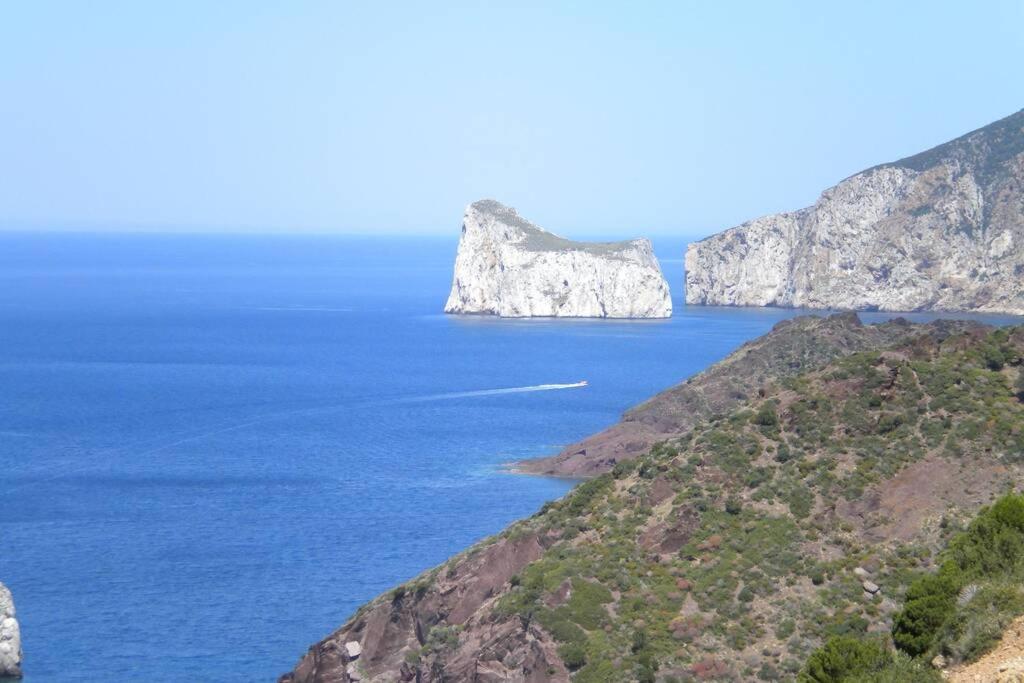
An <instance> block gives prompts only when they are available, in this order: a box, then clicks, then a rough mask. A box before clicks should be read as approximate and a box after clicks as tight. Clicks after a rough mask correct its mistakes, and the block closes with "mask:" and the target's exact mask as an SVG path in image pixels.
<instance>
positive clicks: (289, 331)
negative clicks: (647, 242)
mask: <svg viewBox="0 0 1024 683" xmlns="http://www.w3.org/2000/svg"><path fill="white" fill-rule="evenodd" d="M656 246H657V248H658V250H659V251H660V253H661V256H662V265H663V269H664V270H665V272H666V275H667V276H668V277H669V279H670V283H671V285H672V286H673V288H674V290H675V291H676V293H677V295H678V294H681V291H682V263H681V259H680V257H681V255H682V249H683V243H682V242H681V241H680V242H678V243H669V244H667V245H662V244H656ZM454 252H455V242H454V240H447V239H445V240H442V239H423V238H402V239H399V238H391V239H372V238H353V237H324V236H320V237H310V236H304V237H298V236H195V235H188V236H186V235H177V236H174V235H131V236H129V235H111V234H107V235H93V234H27V233H24V234H23V233H8V234H3V235H0V581H3V582H5V583H6V584H8V586H9V587H10V588H11V590H12V591H13V593H14V596H15V600H16V603H17V607H18V614H19V617H20V621H21V626H22V635H23V641H24V642H23V646H24V652H25V661H24V668H25V673H26V676H25V680H26V681H27V682H28V683H39V682H50V681H55V682H60V681H89V682H97V681H124V680H146V681H181V680H201V681H271V680H273V679H274V678H275V677H276V676H277V675H279V674H281V673H283V672H285V671H287V670H288V669H290V668H291V667H292V666H293V665H294V663H295V662H296V661H297V660H298V658H299V657H300V656H301V655H302V654H303V653H304V652H305V650H306V649H307V647H308V646H309V645H311V644H312V643H314V642H315V641H317V640H319V639H320V638H322V637H324V636H326V635H327V634H328V633H329V632H331V631H332V630H333V629H335V628H336V627H338V626H339V625H340V624H342V623H343V622H344V621H345V619H346V618H347V617H348V616H349V615H350V614H351V613H352V611H353V610H354V609H355V608H356V607H357V606H358V605H359V604H360V603H362V602H364V601H366V600H368V599H370V598H372V597H373V596H374V595H376V594H377V593H380V592H381V591H384V590H387V589H388V588H389V587H391V586H393V585H395V584H397V583H399V582H402V581H404V580H406V579H409V578H411V577H413V576H414V575H416V574H417V573H419V572H421V571H422V570H424V569H427V568H429V567H431V566H432V565H435V564H437V563H440V562H441V561H443V560H444V559H445V558H447V557H448V556H449V555H451V554H453V553H455V552H458V551H459V550H462V549H464V548H465V547H466V546H468V545H470V544H471V543H473V542H474V541H477V540H479V539H481V538H484V537H486V536H488V535H490V534H493V533H496V532H498V531H500V530H501V529H502V528H503V527H504V526H505V525H507V524H508V523H509V522H511V521H512V520H515V519H517V518H520V517H523V516H527V515H530V514H532V513H533V512H535V511H536V510H537V509H538V508H539V507H540V506H541V505H542V504H543V503H544V502H545V501H547V500H550V499H553V498H556V497H558V496H561V495H562V494H564V493H565V492H566V491H567V490H568V488H569V487H570V486H571V485H572V482H567V481H562V480H555V479H545V478H536V477H527V476H520V475H512V474H508V473H506V472H505V471H503V467H502V466H503V464H504V463H507V462H509V461H512V460H516V459H520V458H525V457H531V456H541V455H548V454H552V453H554V452H556V451H558V450H559V449H560V447H561V446H563V445H565V444H566V443H569V442H572V441H574V440H577V439H579V438H581V437H584V436H586V435H588V434H591V433H593V432H595V431H598V430H599V429H601V428H603V427H605V426H607V425H609V424H611V423H613V422H615V421H616V420H617V418H618V416H619V415H620V414H621V413H622V412H623V411H624V410H625V409H627V408H628V407H630V406H631V405H633V404H635V403H638V402H639V401H641V400H643V399H645V398H647V397H649V396H650V395H652V394H654V393H655V392H657V391H659V390H660V389H663V388H665V387H668V386H670V385H672V384H674V383H676V382H678V381H680V380H682V379H684V378H685V377H687V376H689V375H691V374H693V373H695V372H697V371H699V370H701V369H702V368H704V367H706V366H707V365H709V364H710V363H712V362H714V361H716V360H718V359H720V358H722V357H724V356H725V355H727V354H728V353H729V352H730V351H732V350H733V349H735V348H736V347H737V346H739V345H740V344H741V343H742V342H744V341H746V340H748V339H751V338H753V337H756V336H758V335H760V334H762V333H764V332H765V331H767V330H768V329H769V328H770V327H771V326H772V325H773V324H774V323H776V322H777V321H779V320H781V319H783V318H786V317H790V316H792V315H796V314H797V312H795V311H786V310H772V309H716V308H686V307H685V306H684V305H683V304H682V302H681V301H679V300H678V299H677V301H676V302H675V305H676V315H675V317H673V318H672V319H671V320H667V321H634V322H613V321H552V320H518V321H516V320H495V319H489V318H482V317H453V316H445V315H443V314H441V313H440V310H441V307H442V305H443V303H444V300H445V298H446V296H447V293H448V287H449V285H450V279H451V266H452V260H453V258H454ZM878 317H881V316H873V318H878ZM997 321H998V320H997ZM579 380H587V381H588V382H589V385H588V386H586V387H583V388H580V387H566V388H557V387H545V386H542V385H559V384H573V383H575V382H578V381H579ZM499 390H500V391H499Z"/></svg>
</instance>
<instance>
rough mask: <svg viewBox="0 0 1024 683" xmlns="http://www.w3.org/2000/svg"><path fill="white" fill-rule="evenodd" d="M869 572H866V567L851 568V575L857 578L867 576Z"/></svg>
mask: <svg viewBox="0 0 1024 683" xmlns="http://www.w3.org/2000/svg"><path fill="white" fill-rule="evenodd" d="M869 573H870V572H868V570H867V569H864V567H854V569H853V575H854V576H856V577H857V578H858V579H866V578H868V574H869Z"/></svg>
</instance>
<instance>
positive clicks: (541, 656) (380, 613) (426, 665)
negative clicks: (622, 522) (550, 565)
mask: <svg viewBox="0 0 1024 683" xmlns="http://www.w3.org/2000/svg"><path fill="white" fill-rule="evenodd" d="M551 540H552V539H550V538H546V537H544V536H539V535H537V534H525V535H522V536H519V537H511V536H505V537H499V538H494V539H490V540H488V541H485V542H484V543H483V544H482V546H480V547H478V548H476V549H475V551H474V552H469V553H466V554H463V555H460V556H458V557H455V558H453V559H452V560H450V561H449V562H448V563H447V564H446V565H444V566H443V567H441V568H439V569H435V570H433V571H431V572H428V573H426V574H424V575H423V576H421V577H419V578H417V579H416V580H414V581H412V582H411V583H410V584H407V585H406V586H403V587H400V588H397V589H395V590H394V591H392V592H391V593H388V594H386V595H384V596H382V597H380V598H378V599H376V600H374V601H373V602H371V603H369V604H368V605H366V606H364V607H363V608H362V609H360V610H359V611H358V612H357V613H356V615H355V616H354V617H353V618H352V619H351V620H350V621H349V622H348V623H347V624H345V625H344V626H342V627H341V628H340V629H339V630H338V631H337V632H335V633H334V634H332V635H331V636H329V637H327V638H326V639H324V640H323V641H321V642H319V643H317V644H316V645H314V646H313V647H311V648H310V650H309V652H307V653H306V655H305V656H304V657H303V658H302V660H301V661H300V662H299V663H298V665H297V666H296V667H295V669H294V670H293V671H292V672H291V673H288V674H286V675H284V676H282V677H281V679H280V681H281V683H350V682H352V683H355V682H356V681H363V680H366V681H370V680H372V681H418V682H420V683H429V682H435V681H436V682H440V681H448V680H459V681H463V680H472V681H480V682H481V683H484V682H490V681H494V682H497V681H512V682H517V683H541V682H542V681H568V672H567V671H566V669H565V667H564V666H563V665H562V664H561V661H560V660H559V658H558V656H557V654H556V652H555V650H556V646H555V643H554V641H553V640H552V638H551V636H550V635H548V634H547V633H546V632H545V631H544V630H543V629H542V628H540V627H539V626H538V625H537V624H530V623H524V622H522V621H521V620H520V619H519V618H518V617H514V616H511V615H500V614H495V613H494V603H495V596H496V595H498V594H500V593H501V592H502V590H504V589H507V587H508V584H509V582H510V581H512V580H513V577H514V576H515V575H516V574H517V573H518V572H520V571H522V569H523V568H524V567H525V566H527V565H528V564H530V563H531V562H533V561H535V560H537V559H538V558H539V557H541V555H543V554H544V551H545V549H546V548H547V546H549V545H550V543H551ZM440 651H445V656H444V658H443V661H439V660H437V659H435V658H434V657H433V656H432V655H433V654H434V653H435V652H440Z"/></svg>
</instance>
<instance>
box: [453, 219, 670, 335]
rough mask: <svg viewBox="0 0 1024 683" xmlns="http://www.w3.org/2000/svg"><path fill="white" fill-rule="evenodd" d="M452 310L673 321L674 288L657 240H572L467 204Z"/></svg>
mask: <svg viewBox="0 0 1024 683" xmlns="http://www.w3.org/2000/svg"><path fill="white" fill-rule="evenodd" d="M444 310H445V312H446V313H489V314H493V315H499V316H503V317H511V318H522V317H532V316H554V317H576V318H667V317H669V316H671V315H672V299H671V297H670V295H669V289H668V283H666V282H665V278H664V277H663V276H662V274H661V268H660V267H659V266H658V260H657V259H656V258H655V256H654V250H653V249H652V248H651V243H650V241H649V240H646V239H638V240H632V241H629V242H609V243H604V242H572V241H569V240H567V239H563V238H561V237H558V236H557V235H553V234H551V233H549V232H546V231H544V230H542V229H541V228H539V227H537V226H535V225H533V224H532V223H530V222H529V221H527V220H524V219H523V218H521V217H520V216H519V214H518V213H516V211H515V209H512V208H509V207H507V206H504V205H502V204H500V203H498V202H495V201H492V200H482V201H478V202H474V203H473V204H470V205H469V206H468V207H466V213H465V215H464V216H463V222H462V237H461V239H460V240H459V250H458V255H457V256H456V258H455V276H454V278H453V280H452V290H451V294H450V295H449V297H448V302H447V303H446V304H445V307H444Z"/></svg>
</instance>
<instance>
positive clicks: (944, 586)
mask: <svg viewBox="0 0 1024 683" xmlns="http://www.w3.org/2000/svg"><path fill="white" fill-rule="evenodd" d="M947 566H948V565H947ZM953 574H954V571H953V570H952V569H949V570H946V571H940V572H939V573H938V574H934V575H929V576H925V577H922V578H920V579H918V580H917V581H915V582H914V583H912V584H911V585H910V588H909V589H908V590H907V598H906V602H905V603H904V605H903V609H902V610H900V612H899V613H898V614H897V615H896V618H895V619H894V620H893V627H892V639H893V642H894V643H895V644H896V647H898V648H899V649H901V650H903V651H904V652H906V653H907V654H909V655H911V656H914V657H916V656H918V655H923V654H925V653H926V652H928V651H929V650H930V649H931V647H932V645H933V644H934V642H935V637H936V635H938V632H939V630H940V629H941V628H942V627H943V625H944V624H945V623H946V621H947V620H948V619H949V618H950V617H952V616H953V614H954V612H955V611H956V594H957V591H959V590H960V584H959V582H958V581H956V580H955V579H954V578H953V576H952V575H953Z"/></svg>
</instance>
